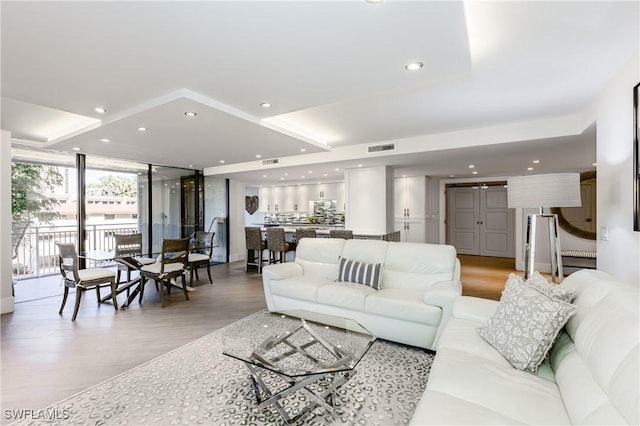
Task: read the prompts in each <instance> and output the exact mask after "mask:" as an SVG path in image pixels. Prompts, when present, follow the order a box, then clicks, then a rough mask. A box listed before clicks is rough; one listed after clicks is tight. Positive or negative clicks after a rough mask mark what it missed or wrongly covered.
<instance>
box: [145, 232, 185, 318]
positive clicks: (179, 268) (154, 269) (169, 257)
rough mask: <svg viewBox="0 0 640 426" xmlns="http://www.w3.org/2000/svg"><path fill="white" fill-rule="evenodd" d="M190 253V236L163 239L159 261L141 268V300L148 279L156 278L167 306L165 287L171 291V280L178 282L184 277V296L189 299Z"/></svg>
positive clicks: (161, 302) (161, 297)
mask: <svg viewBox="0 0 640 426" xmlns="http://www.w3.org/2000/svg"><path fill="white" fill-rule="evenodd" d="M188 255H189V238H182V239H176V240H172V239H165V240H164V241H162V253H161V254H160V256H159V258H158V261H156V263H153V264H151V265H145V266H143V267H142V268H140V274H141V276H142V277H141V279H142V280H141V282H140V302H142V297H143V296H144V286H145V284H146V282H147V280H150V279H151V280H154V281H155V282H156V284H160V287H159V289H158V293H160V304H161V305H162V307H163V308H164V307H165V297H164V287H163V286H166V287H167V292H168V293H171V280H172V279H175V280H176V284H177V283H178V278H182V291H183V292H184V298H185V299H186V300H189V293H188V292H187V280H186V279H185V275H186V271H187V259H188Z"/></svg>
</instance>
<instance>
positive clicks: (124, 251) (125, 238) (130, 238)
mask: <svg viewBox="0 0 640 426" xmlns="http://www.w3.org/2000/svg"><path fill="white" fill-rule="evenodd" d="M113 238H114V239H115V261H116V263H117V264H118V275H117V277H116V283H120V273H121V272H123V271H124V272H126V273H127V281H131V272H132V271H137V270H139V267H136V266H135V265H132V264H131V263H130V262H128V261H127V259H126V257H133V258H134V259H135V260H136V261H137V262H138V263H139V264H141V265H150V264H152V263H155V261H156V259H154V258H150V257H143V256H142V234H141V233H137V234H114V235H113Z"/></svg>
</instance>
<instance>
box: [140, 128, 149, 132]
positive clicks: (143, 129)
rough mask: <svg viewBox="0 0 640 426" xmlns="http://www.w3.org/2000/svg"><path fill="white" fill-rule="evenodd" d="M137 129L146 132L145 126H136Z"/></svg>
mask: <svg viewBox="0 0 640 426" xmlns="http://www.w3.org/2000/svg"><path fill="white" fill-rule="evenodd" d="M138 130H140V131H141V132H146V131H147V128H146V127H138Z"/></svg>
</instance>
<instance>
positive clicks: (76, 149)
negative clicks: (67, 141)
mask: <svg viewBox="0 0 640 426" xmlns="http://www.w3.org/2000/svg"><path fill="white" fill-rule="evenodd" d="M71 149H72V150H74V151H80V148H78V147H77V146H74V147H73V148H71Z"/></svg>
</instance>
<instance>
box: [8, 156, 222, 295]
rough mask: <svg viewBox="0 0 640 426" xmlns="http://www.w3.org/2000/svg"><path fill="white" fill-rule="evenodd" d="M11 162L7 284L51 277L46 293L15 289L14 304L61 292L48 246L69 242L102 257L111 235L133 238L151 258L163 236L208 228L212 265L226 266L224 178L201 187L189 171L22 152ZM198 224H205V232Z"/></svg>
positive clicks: (194, 173) (52, 249) (109, 247)
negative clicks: (10, 259)
mask: <svg viewBox="0 0 640 426" xmlns="http://www.w3.org/2000/svg"><path fill="white" fill-rule="evenodd" d="M12 160H13V164H14V173H13V179H12V180H13V182H12V185H13V191H12V192H14V194H13V195H14V197H13V198H14V200H15V201H14V206H13V211H14V224H13V225H14V226H13V232H12V234H13V236H14V254H15V256H14V259H13V269H14V271H13V272H14V279H15V280H17V281H18V282H21V281H25V283H26V281H28V280H26V279H27V278H34V277H46V276H49V277H51V279H50V280H49V283H48V284H47V287H48V288H47V290H46V291H43V292H41V291H39V290H36V291H35V292H34V291H33V290H34V289H33V288H31V289H30V290H31V291H30V295H29V296H27V298H26V299H25V298H24V297H21V294H20V293H21V292H22V291H21V290H24V289H25V288H26V287H25V286H24V285H21V284H17V285H16V286H15V287H14V288H15V290H16V301H21V300H30V299H33V298H38V297H47V296H51V295H57V294H61V293H62V289H63V288H62V287H61V286H60V285H59V277H58V275H59V268H58V265H57V250H56V246H55V243H56V242H66V243H74V244H76V246H77V248H78V251H79V252H82V251H91V250H97V251H109V250H112V249H113V247H114V238H113V235H114V234H116V233H133V232H141V233H142V234H143V246H144V247H143V248H144V251H145V252H146V253H157V252H159V251H160V249H161V246H162V240H163V239H165V238H187V237H191V236H192V235H193V233H194V232H196V231H198V230H213V231H214V232H216V237H215V241H214V244H215V246H216V248H215V249H214V260H215V261H216V262H226V261H227V255H226V253H227V239H226V221H227V200H226V197H227V195H226V182H225V181H224V180H219V179H218V180H216V179H207V180H206V181H205V179H204V177H203V176H202V174H201V173H200V172H199V171H195V170H191V169H180V168H173V167H166V166H154V165H148V164H141V163H135V162H129V161H120V160H113V159H105V158H100V157H93V156H85V155H82V154H76V155H74V154H61V153H54V152H48V151H40V150H30V149H14V150H13V158H12ZM207 186H208V187H209V188H208V189H207V188H206V187H207ZM208 190H211V194H209V193H208ZM205 197H206V200H205ZM80 206H83V209H80V208H79V207H80ZM21 209H22V210H21ZM207 209H210V211H207ZM79 211H80V213H81V215H82V216H83V217H84V221H81V220H79V217H78V213H79ZM205 219H206V220H207V221H208V222H209V221H211V223H208V224H207V225H206V226H205ZM214 219H215V220H214ZM80 223H83V225H82V232H81V235H82V238H79V235H78V231H79V229H80V225H79V224H80ZM87 266H106V267H109V266H110V265H102V264H101V265H94V264H93V263H91V262H89V263H88V264H87ZM30 284H31V285H34V284H33V280H31V283H30Z"/></svg>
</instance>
